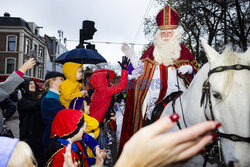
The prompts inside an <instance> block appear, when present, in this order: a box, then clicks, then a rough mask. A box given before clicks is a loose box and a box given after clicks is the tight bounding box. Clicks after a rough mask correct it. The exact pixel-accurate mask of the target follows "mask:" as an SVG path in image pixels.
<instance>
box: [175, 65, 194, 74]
mask: <svg viewBox="0 0 250 167" xmlns="http://www.w3.org/2000/svg"><path fill="white" fill-rule="evenodd" d="M192 72H193V67H192V66H191V65H183V66H180V67H179V68H178V73H182V74H183V75H184V74H186V73H188V74H192Z"/></svg>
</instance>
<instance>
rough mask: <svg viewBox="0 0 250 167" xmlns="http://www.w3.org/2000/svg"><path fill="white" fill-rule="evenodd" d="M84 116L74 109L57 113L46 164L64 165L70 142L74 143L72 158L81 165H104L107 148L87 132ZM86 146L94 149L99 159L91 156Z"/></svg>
mask: <svg viewBox="0 0 250 167" xmlns="http://www.w3.org/2000/svg"><path fill="white" fill-rule="evenodd" d="M84 116H85V115H83V114H82V112H80V111H78V110H73V109H64V110H61V111H59V112H58V113H57V115H56V116H55V119H54V120H53V123H52V127H51V138H52V141H51V144H50V146H49V149H48V151H47V154H46V156H47V158H46V159H47V164H46V166H63V162H64V153H65V150H66V147H67V145H68V144H69V143H72V147H71V154H72V159H73V160H74V162H77V163H78V165H79V166H91V165H94V164H95V165H102V163H103V158H105V157H106V154H105V150H100V149H99V145H98V143H97V142H96V140H95V139H94V138H92V137H91V136H89V135H87V134H86V122H85V121H84V119H85V118H84ZM86 146H88V147H89V148H91V149H92V150H93V152H94V153H95V154H96V156H97V157H98V158H97V160H98V161H95V158H92V157H89V155H88V153H87V149H86ZM100 160H101V161H100Z"/></svg>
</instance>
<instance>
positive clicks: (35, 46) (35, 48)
mask: <svg viewBox="0 0 250 167" xmlns="http://www.w3.org/2000/svg"><path fill="white" fill-rule="evenodd" d="M34 50H35V51H36V53H37V45H36V44H34Z"/></svg>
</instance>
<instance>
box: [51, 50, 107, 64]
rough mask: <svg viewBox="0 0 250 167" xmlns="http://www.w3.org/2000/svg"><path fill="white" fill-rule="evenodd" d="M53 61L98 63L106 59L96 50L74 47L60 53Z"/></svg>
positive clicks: (62, 62)
mask: <svg viewBox="0 0 250 167" xmlns="http://www.w3.org/2000/svg"><path fill="white" fill-rule="evenodd" d="M55 62H56V63H61V64H64V63H66V62H74V63H79V64H98V63H104V62H107V61H106V60H105V58H104V57H102V55H100V54H99V53H98V52H97V51H96V50H93V49H84V48H76V49H72V50H70V51H67V52H65V53H63V54H61V55H60V56H59V57H58V58H57V59H56V60H55Z"/></svg>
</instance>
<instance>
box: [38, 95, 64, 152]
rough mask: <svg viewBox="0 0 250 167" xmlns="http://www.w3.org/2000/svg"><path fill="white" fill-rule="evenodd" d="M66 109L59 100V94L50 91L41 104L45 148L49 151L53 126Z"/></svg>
mask: <svg viewBox="0 0 250 167" xmlns="http://www.w3.org/2000/svg"><path fill="white" fill-rule="evenodd" d="M62 109H64V106H63V105H62V104H61V102H60V100H59V94H56V93H55V92H52V91H50V90H49V91H48V92H47V94H46V95H45V96H44V97H43V99H42V102H41V111H42V118H43V122H44V125H45V129H44V133H43V148H44V149H47V148H48V146H49V144H50V129H51V124H52V122H53V120H54V118H55V116H56V114H57V112H58V111H60V110H62Z"/></svg>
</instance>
